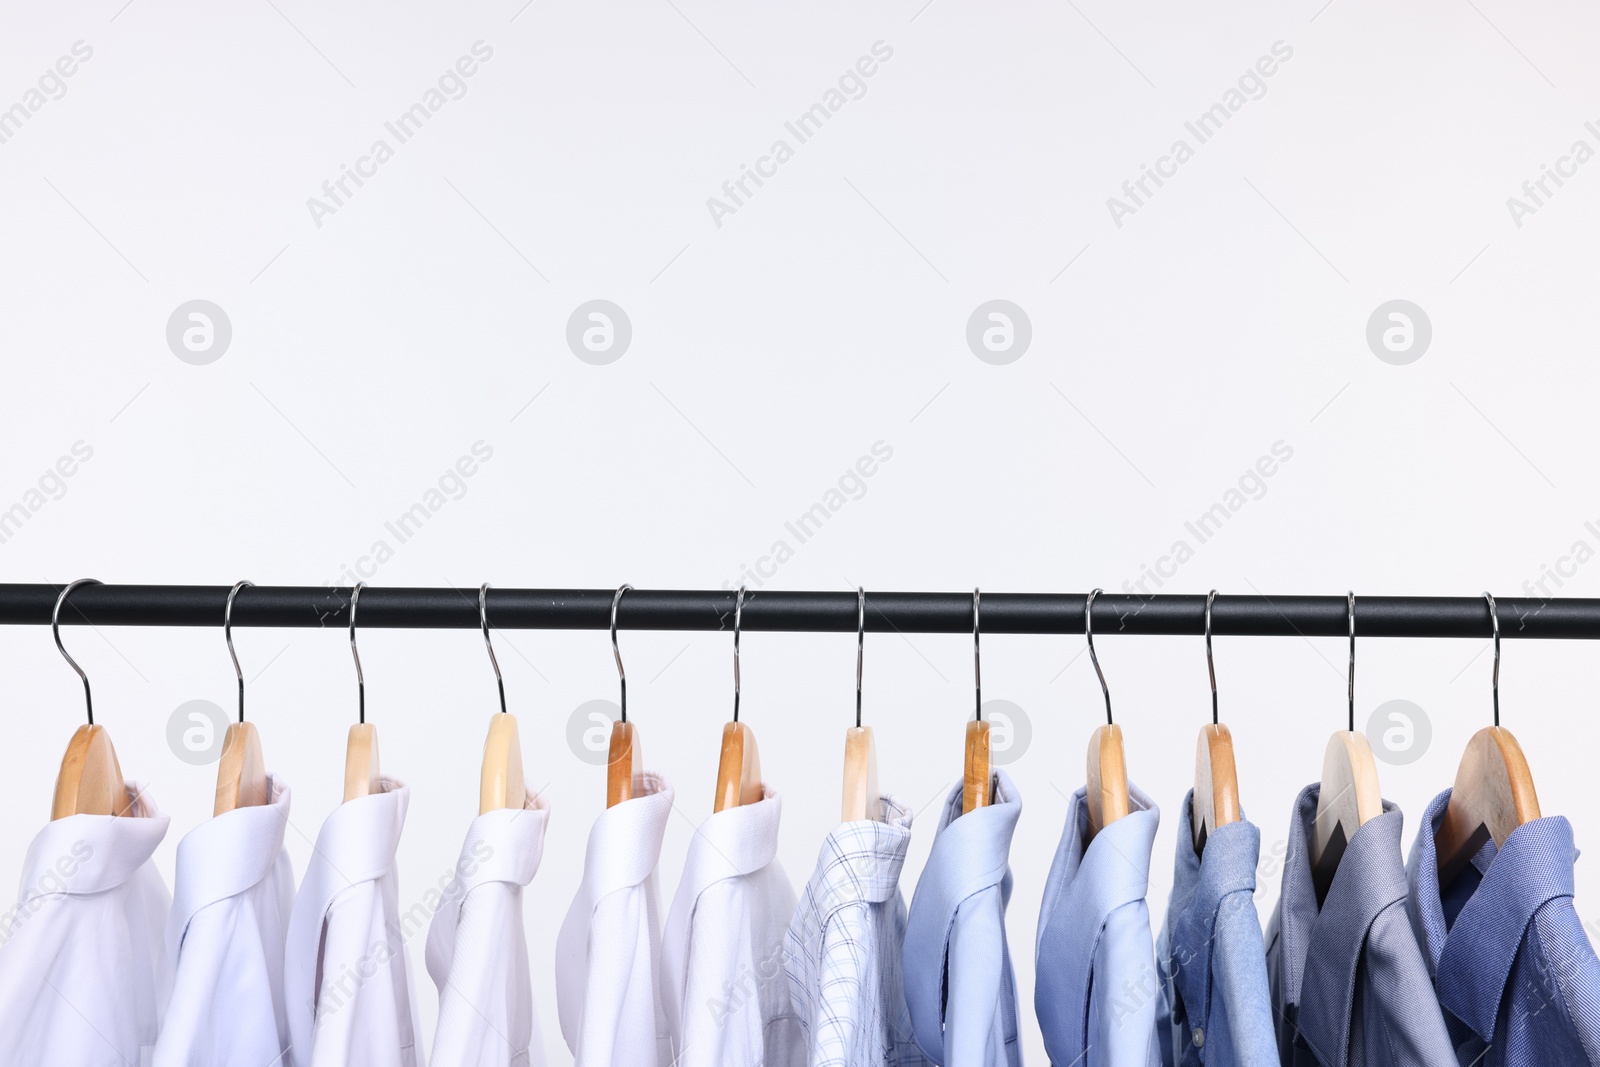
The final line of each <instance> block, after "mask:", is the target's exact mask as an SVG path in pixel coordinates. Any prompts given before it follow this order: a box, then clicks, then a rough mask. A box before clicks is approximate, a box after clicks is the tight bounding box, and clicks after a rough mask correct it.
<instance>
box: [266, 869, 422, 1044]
mask: <svg viewBox="0 0 1600 1067" xmlns="http://www.w3.org/2000/svg"><path fill="white" fill-rule="evenodd" d="M383 915H384V912H383V901H382V891H381V889H380V887H379V886H378V883H376V882H360V883H357V884H356V885H353V886H351V887H349V888H348V889H346V890H345V891H344V892H342V893H340V894H339V896H338V898H337V899H335V901H334V903H333V905H332V906H331V907H330V908H329V909H328V912H327V915H326V916H325V917H324V920H323V922H324V926H323V948H322V965H321V983H322V984H321V988H320V989H319V991H318V994H317V1013H316V1023H315V1034H314V1037H313V1038H312V1042H311V1048H310V1049H309V1050H305V1049H300V1050H292V1051H293V1052H294V1055H295V1063H296V1065H297V1067H353V1065H356V1064H359V1065H361V1067H415V1065H416V1062H417V1061H416V1049H415V1048H414V1046H413V1039H412V1031H411V1021H410V999H411V991H410V983H409V981H408V980H407V974H406V970H407V969H406V960H405V947H404V944H403V943H402V942H401V941H400V938H399V937H398V934H397V932H391V931H390V930H388V929H386V928H385V927H384V922H383Z"/></svg>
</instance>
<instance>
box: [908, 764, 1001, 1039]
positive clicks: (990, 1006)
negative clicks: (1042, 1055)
mask: <svg viewBox="0 0 1600 1067" xmlns="http://www.w3.org/2000/svg"><path fill="white" fill-rule="evenodd" d="M994 800H995V802H994V803H993V804H989V805H987V806H985V807H981V808H974V809H973V810H972V811H970V812H968V813H967V814H965V815H963V814H961V786H960V785H959V784H958V785H956V787H955V788H954V789H952V790H951V791H950V796H949V797H948V798H947V799H946V800H945V805H944V814H943V816H942V817H941V818H940V820H939V829H938V831H937V832H936V833H935V835H934V839H933V851H932V852H931V853H930V854H929V856H928V863H927V866H925V867H923V868H922V876H921V877H920V878H919V879H917V891H916V893H915V895H914V896H913V897H912V898H911V913H910V915H909V916H908V917H907V919H906V943H905V968H904V971H905V988H906V1007H907V1008H908V1009H909V1010H910V1014H911V1028H912V1036H913V1037H914V1038H915V1039H916V1043H917V1047H919V1048H920V1049H922V1052H923V1054H924V1055H925V1056H927V1057H928V1058H929V1059H930V1060H932V1061H933V1062H935V1063H938V1064H943V1065H944V1067H1021V1065H1022V1053H1021V1050H1020V1048H1019V1047H1018V1044H1017V982H1016V978H1015V976H1014V975H1013V974H1012V971H1011V951H1010V949H1009V947H1008V946H1007V944H1006V902H1007V901H1008V900H1009V899H1010V897H1011V868H1010V865H1009V864H1008V862H1007V856H1008V854H1009V853H1010V851H1011V835H1012V832H1013V831H1015V830H1016V828H1017V816H1018V815H1019V814H1020V813H1021V811H1022V798H1021V797H1020V796H1018V795H1017V789H1016V786H1014V785H1012V784H1011V779H1010V777H1009V776H1007V774H1006V772H1005V771H1001V770H997V771H995V772H994Z"/></svg>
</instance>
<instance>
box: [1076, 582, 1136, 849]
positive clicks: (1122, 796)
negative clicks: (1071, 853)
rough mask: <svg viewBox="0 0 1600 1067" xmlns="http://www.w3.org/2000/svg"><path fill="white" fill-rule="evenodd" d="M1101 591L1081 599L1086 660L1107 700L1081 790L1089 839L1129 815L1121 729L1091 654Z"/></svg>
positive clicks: (1091, 740) (1093, 736)
mask: <svg viewBox="0 0 1600 1067" xmlns="http://www.w3.org/2000/svg"><path fill="white" fill-rule="evenodd" d="M1102 592H1104V590H1101V589H1093V590H1090V592H1089V595H1088V596H1086V597H1085V598H1084V600H1083V636H1084V639H1085V640H1086V641H1088V642H1089V661H1090V662H1091V663H1093V664H1094V673H1095V674H1096V675H1097V676H1098V677H1099V679H1100V690H1101V692H1103V693H1104V694H1105V698H1106V724H1105V725H1104V726H1102V727H1099V728H1098V729H1096V730H1095V732H1094V733H1093V734H1091V735H1090V737H1089V752H1088V757H1087V759H1088V782H1087V787H1086V789H1085V790H1084V793H1085V800H1086V801H1087V803H1088V807H1089V833H1088V840H1090V841H1092V840H1094V835H1095V834H1098V833H1099V832H1100V831H1101V830H1103V829H1105V828H1106V827H1107V826H1109V825H1110V824H1111V823H1114V822H1116V821H1117V820H1118V819H1120V818H1122V817H1123V816H1124V815H1126V814H1128V811H1129V810H1130V807H1131V804H1130V802H1129V800H1128V764H1127V761H1126V759H1124V758H1123V754H1122V727H1120V726H1118V725H1117V724H1116V723H1115V722H1114V721H1112V718H1111V688H1110V687H1109V686H1107V685H1106V673H1105V671H1103V670H1101V669H1100V657H1099V656H1098V655H1096V654H1095V651H1094V623H1093V611H1094V598H1095V597H1097V596H1099V595H1100V594H1101V593H1102Z"/></svg>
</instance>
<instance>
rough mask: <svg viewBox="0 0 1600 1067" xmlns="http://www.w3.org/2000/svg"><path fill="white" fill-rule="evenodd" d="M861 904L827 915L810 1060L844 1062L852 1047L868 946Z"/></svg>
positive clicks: (865, 993)
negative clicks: (828, 916)
mask: <svg viewBox="0 0 1600 1067" xmlns="http://www.w3.org/2000/svg"><path fill="white" fill-rule="evenodd" d="M864 908H865V905H855V906H852V907H848V908H840V909H839V910H837V911H835V912H834V913H833V915H832V916H831V917H830V918H829V920H828V924H827V926H826V928H825V929H824V930H823V934H822V951H821V953H820V958H819V959H818V960H817V990H816V994H817V996H816V1007H815V1015H814V1017H813V1018H812V1019H811V1020H810V1022H811V1044H812V1056H811V1059H812V1062H815V1063H834V1062H841V1063H842V1062H846V1061H847V1060H848V1059H849V1056H850V1053H851V1051H852V1050H853V1049H855V1047H856V1045H857V1042H858V1040H859V1036H858V1035H859V1031H860V1029H861V1015H862V1011H863V1009H864V1008H865V1006H866V1005H865V1004H864V1003H863V1001H862V998H863V996H876V995H877V993H876V991H875V990H864V989H863V981H862V979H863V975H862V971H863V968H864V966H865V964H866V954H867V953H868V952H869V951H870V950H871V946H870V945H869V944H868V942H867V941H866V939H865V935H866V933H867V931H866V930H865V928H864V923H863V921H862V920H863V918H864V915H863V910H864Z"/></svg>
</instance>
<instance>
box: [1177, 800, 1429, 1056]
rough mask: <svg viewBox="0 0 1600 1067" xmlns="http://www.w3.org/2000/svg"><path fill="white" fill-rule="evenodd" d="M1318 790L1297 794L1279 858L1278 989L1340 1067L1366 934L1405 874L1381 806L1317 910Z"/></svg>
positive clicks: (1390, 819)
mask: <svg viewBox="0 0 1600 1067" xmlns="http://www.w3.org/2000/svg"><path fill="white" fill-rule="evenodd" d="M1321 792H1322V787H1321V785H1320V783H1317V784H1312V785H1309V786H1307V787H1306V788H1305V789H1303V790H1302V791H1301V793H1300V798H1299V800H1298V801H1297V803H1296V805H1295V822H1294V824H1293V826H1291V828H1290V834H1289V844H1288V851H1287V854H1286V855H1285V857H1284V871H1283V895H1282V897H1281V899H1280V901H1279V906H1280V908H1281V911H1280V917H1281V918H1280V931H1281V934H1280V936H1281V938H1282V940H1283V945H1284V956H1285V959H1286V960H1287V961H1288V965H1287V966H1286V967H1285V968H1284V970H1285V972H1286V973H1285V976H1284V989H1285V1000H1286V1001H1288V1002H1289V1003H1291V1004H1295V1005H1301V1006H1302V1007H1300V1008H1299V1011H1298V1013H1297V1017H1296V1022H1297V1025H1298V1027H1299V1030H1300V1033H1301V1034H1302V1035H1303V1036H1304V1037H1305V1039H1306V1042H1307V1043H1308V1044H1310V1046H1311V1047H1312V1048H1313V1049H1315V1050H1317V1053H1318V1055H1319V1056H1321V1057H1323V1058H1324V1059H1325V1060H1326V1061H1327V1062H1328V1063H1329V1065H1330V1067H1345V1065H1346V1064H1347V1063H1348V1062H1349V1055H1350V1025H1351V1011H1352V1008H1353V1006H1354V1003H1355V993H1356V977H1357V971H1358V969H1359V968H1360V965H1361V960H1362V958H1363V955H1364V951H1363V950H1364V948H1365V946H1366V940H1367V933H1368V931H1369V930H1370V929H1371V928H1372V924H1373V921H1374V920H1376V919H1377V917H1378V916H1379V915H1380V914H1382V913H1383V912H1384V911H1385V910H1387V909H1388V908H1391V907H1393V906H1394V905H1396V904H1399V903H1401V902H1402V901H1404V900H1405V898H1406V872H1405V868H1404V867H1403V866H1402V865H1401V862H1400V830H1401V825H1402V822H1403V819H1404V816H1402V815H1401V813H1400V809H1399V808H1397V807H1395V806H1394V805H1393V804H1392V803H1390V802H1389V801H1387V800H1385V801H1384V802H1383V813H1382V814H1381V815H1377V816H1375V817H1373V818H1372V819H1369V820H1368V821H1367V822H1366V823H1365V824H1363V825H1362V826H1361V828H1360V829H1358V830H1357V831H1356V832H1355V834H1354V835H1352V836H1351V838H1350V841H1349V843H1348V844H1347V845H1346V846H1345V851H1344V855H1343V856H1341V857H1340V859H1339V869H1338V870H1337V871H1335V872H1334V876H1333V882H1332V884H1331V885H1330V886H1329V888H1328V895H1327V897H1326V899H1324V901H1323V903H1322V907H1321V908H1320V909H1319V908H1318V907H1317V895H1316V889H1315V888H1314V886H1313V885H1312V879H1311V856H1310V848H1311V837H1312V824H1313V823H1314V822H1315V821H1316V816H1317V798H1318V796H1320V795H1321ZM1208 847H1209V846H1208Z"/></svg>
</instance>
